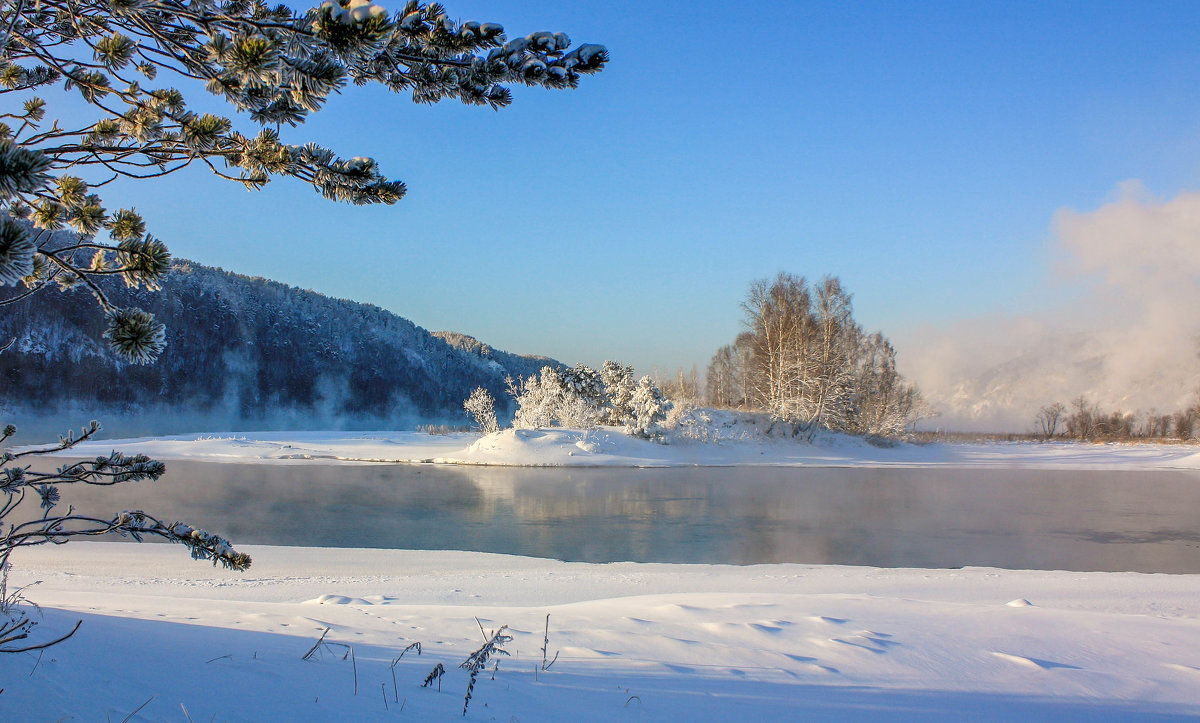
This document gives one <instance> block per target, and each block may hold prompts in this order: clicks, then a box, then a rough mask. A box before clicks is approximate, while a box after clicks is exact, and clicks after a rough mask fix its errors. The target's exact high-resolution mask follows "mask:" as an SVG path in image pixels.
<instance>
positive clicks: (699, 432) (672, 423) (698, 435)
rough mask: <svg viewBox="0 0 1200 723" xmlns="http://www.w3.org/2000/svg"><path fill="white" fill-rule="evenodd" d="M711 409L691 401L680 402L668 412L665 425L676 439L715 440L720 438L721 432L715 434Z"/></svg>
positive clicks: (692, 440)
mask: <svg viewBox="0 0 1200 723" xmlns="http://www.w3.org/2000/svg"><path fill="white" fill-rule="evenodd" d="M710 411H711V410H708V409H705V408H703V407H698V406H696V405H695V404H693V403H691V402H680V403H677V404H675V405H674V406H672V407H671V410H670V411H669V412H667V418H666V421H665V422H664V423H663V426H664V427H666V428H667V429H668V430H670V431H671V432H672V436H673V437H674V438H676V439H685V440H687V441H689V442H715V441H717V440H718V439H719V438H720V434H719V433H718V434H714V430H713V418H712V415H711V414H710V413H709V412H710Z"/></svg>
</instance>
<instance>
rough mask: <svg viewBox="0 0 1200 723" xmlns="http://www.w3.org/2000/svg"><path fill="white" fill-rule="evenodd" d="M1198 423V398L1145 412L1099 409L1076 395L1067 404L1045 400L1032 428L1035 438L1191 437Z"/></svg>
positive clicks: (1164, 438) (1123, 438)
mask: <svg viewBox="0 0 1200 723" xmlns="http://www.w3.org/2000/svg"><path fill="white" fill-rule="evenodd" d="M1197 427H1200V400H1198V401H1197V403H1195V404H1193V405H1192V406H1190V407H1188V408H1186V409H1181V410H1178V411H1175V412H1167V413H1163V412H1159V411H1158V410H1154V409H1152V410H1150V411H1149V412H1146V413H1135V412H1124V411H1121V410H1111V409H1103V408H1102V407H1101V406H1100V405H1099V404H1097V403H1095V402H1093V401H1091V400H1089V399H1088V398H1087V397H1085V396H1083V395H1080V396H1078V397H1076V398H1075V399H1073V400H1071V403H1070V406H1067V405H1064V404H1063V403H1062V402H1054V403H1052V404H1047V405H1046V406H1044V407H1042V408H1041V409H1039V410H1038V412H1037V415H1035V417H1034V420H1033V431H1034V434H1036V435H1037V436H1038V437H1039V438H1041V439H1044V440H1049V439H1075V440H1080V441H1100V440H1125V439H1129V440H1132V439H1157V440H1168V439H1177V440H1179V441H1187V440H1190V439H1193V438H1194V437H1195V435H1196V432H1197Z"/></svg>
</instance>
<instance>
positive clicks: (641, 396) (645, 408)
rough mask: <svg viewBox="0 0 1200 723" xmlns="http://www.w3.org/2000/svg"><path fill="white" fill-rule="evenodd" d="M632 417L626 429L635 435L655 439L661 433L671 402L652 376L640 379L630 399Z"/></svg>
mask: <svg viewBox="0 0 1200 723" xmlns="http://www.w3.org/2000/svg"><path fill="white" fill-rule="evenodd" d="M630 408H631V412H632V415H631V419H630V421H629V423H628V425H627V426H626V431H627V432H628V433H629V434H632V435H633V436H635V437H641V438H642V439H653V438H655V437H656V436H658V435H659V434H661V432H662V429H661V426H660V423H661V422H662V421H663V420H665V419H666V418H667V412H669V411H670V410H671V402H669V401H667V396H666V395H665V394H663V391H662V390H661V389H659V388H658V386H657V385H656V384H655V383H654V381H653V380H652V379H650V377H642V378H641V379H639V380H638V383H637V387H636V388H635V389H634V390H633V398H632V399H631V400H630Z"/></svg>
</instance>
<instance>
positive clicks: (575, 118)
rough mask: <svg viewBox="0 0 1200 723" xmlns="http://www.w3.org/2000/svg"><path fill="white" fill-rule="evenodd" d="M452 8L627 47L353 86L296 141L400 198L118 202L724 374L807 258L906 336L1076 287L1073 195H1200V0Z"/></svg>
mask: <svg viewBox="0 0 1200 723" xmlns="http://www.w3.org/2000/svg"><path fill="white" fill-rule="evenodd" d="M383 4H384V5H385V6H387V7H389V8H390V9H396V8H397V7H399V6H400V5H401V3H398V2H384V3H383ZM446 4H447V7H448V10H449V12H450V14H451V15H452V16H455V17H458V18H460V19H464V20H466V19H474V20H479V21H495V22H500V23H502V24H503V25H504V26H505V28H506V30H507V31H508V33H509V35H510V36H514V35H518V34H520V35H523V34H525V33H527V32H531V31H534V30H562V31H565V32H567V33H568V34H570V35H571V37H572V39H573V40H574V41H576V42H599V43H603V44H605V45H607V46H608V47H609V49H610V52H611V54H612V61H611V64H610V66H609V68H608V69H607V70H606V71H605V72H603V73H601V74H600V75H598V76H594V77H591V78H586V79H585V82H584V83H583V84H582V86H581V87H580V88H579V89H578V90H575V91H566V92H551V91H543V90H532V89H516V91H515V96H516V99H515V102H514V103H513V105H512V106H511V107H509V108H507V109H504V110H502V111H500V112H493V111H491V110H488V109H483V108H466V107H462V106H458V105H454V104H451V103H442V104H439V105H436V106H416V105H413V104H412V103H411V102H409V100H408V99H407V97H405V96H398V95H393V94H389V93H387V92H385V91H383V90H381V89H378V88H357V87H353V86H351V87H349V88H347V89H346V90H345V91H344V93H343V94H342V95H341V96H340V97H336V98H334V99H333V100H331V102H330V104H329V106H328V108H327V109H326V110H325V111H323V112H322V113H320V114H318V115H316V116H314V117H313V119H312V120H311V121H310V122H309V123H308V124H307V125H305V126H302V127H301V128H299V129H297V130H295V131H290V132H287V133H285V139H286V140H289V141H292V142H297V141H301V140H314V141H317V142H319V143H322V144H325V145H328V146H330V147H332V148H334V149H335V150H336V151H338V152H339V153H341V154H342V155H344V156H358V155H367V156H372V157H374V158H376V159H377V160H378V161H379V162H380V164H381V166H382V167H383V169H384V171H385V173H387V174H388V175H389V176H390V177H392V178H398V179H401V180H403V181H405V182H406V183H407V184H408V186H409V194H408V196H407V197H406V198H405V199H404V200H402V201H401V202H400V203H399V204H397V205H395V206H391V207H372V208H362V207H350V206H340V205H337V204H334V203H331V202H327V201H325V200H323V199H322V198H320V196H319V195H317V194H315V193H314V192H312V191H311V190H310V189H309V188H308V187H307V186H304V185H302V184H299V183H291V182H288V181H286V180H281V181H276V182H273V183H272V184H271V185H270V186H269V187H268V188H267V189H266V190H264V191H262V192H258V193H248V192H246V191H245V190H244V189H243V188H242V187H241V186H239V185H237V184H230V183H228V182H224V181H221V180H219V179H216V178H213V177H210V176H206V175H205V173H204V172H203V171H201V170H200V169H196V170H195V172H191V171H189V172H187V173H182V174H177V175H176V176H174V177H171V178H170V179H167V180H164V181H162V182H160V183H155V184H145V183H137V184H131V185H127V186H125V187H121V188H120V189H119V190H120V193H119V194H118V193H117V192H116V191H117V190H118V189H114V190H113V191H109V192H108V193H106V196H105V198H106V200H107V201H108V204H109V205H110V206H112V207H118V206H128V205H134V206H136V207H137V208H138V210H139V211H141V212H142V213H143V214H144V215H145V216H146V217H147V220H148V221H149V223H150V224H151V230H152V231H153V232H154V233H156V234H157V235H158V236H160V237H161V238H163V239H164V240H165V241H166V242H167V243H168V245H169V246H170V247H171V249H172V251H173V252H174V253H175V254H176V255H178V256H182V257H188V258H192V259H195V260H197V261H201V262H203V263H208V264H213V265H218V266H222V267H224V268H226V269H230V270H233V271H237V272H240V273H246V274H252V275H259V276H266V277H269V278H273V279H277V280H280V281H283V282H286V283H289V284H294V285H296V286H300V287H304V288H311V289H314V290H316V291H320V292H322V293H326V294H330V295H333V296H339V297H345V298H352V299H355V300H358V301H366V302H371V303H375V304H378V305H380V306H383V307H385V308H387V309H390V310H392V311H394V312H396V313H398V314H400V315H402V316H404V317H407V318H409V319H411V320H412V321H414V322H415V323H417V324H420V325H421V326H424V327H426V328H429V329H431V330H437V329H454V330H457V331H462V332H465V333H469V334H473V335H475V336H477V337H479V338H480V339H482V340H484V341H486V342H488V343H490V344H492V345H494V346H497V347H500V348H504V349H508V350H511V351H516V352H527V353H543V354H549V355H552V356H555V357H557V358H559V359H561V360H563V361H565V362H568V363H574V362H585V363H589V364H598V363H599V362H601V361H602V360H603V359H605V358H616V359H620V360H623V361H627V362H631V363H633V364H635V365H636V366H637V367H638V368H639V369H641V370H642V371H647V372H649V371H652V370H653V369H654V368H656V367H657V368H658V369H661V370H664V371H668V372H669V371H670V370H672V369H674V368H675V367H677V366H684V367H690V366H691V364H693V363H696V364H698V365H699V366H700V367H701V369H703V367H704V365H705V364H706V363H707V361H708V359H709V357H710V356H711V354H712V353H713V351H715V349H716V348H717V347H718V346H720V345H721V344H724V343H728V342H729V341H731V340H732V338H733V337H734V336H735V335H736V333H737V332H738V331H739V324H740V312H739V308H738V304H739V301H740V299H741V297H742V295H743V294H744V292H745V290H746V287H747V286H748V284H749V283H750V282H751V281H752V280H753V279H756V278H760V277H764V276H769V275H773V274H774V273H775V272H777V271H781V270H784V271H789V272H793V273H797V274H803V275H807V276H809V277H810V278H817V277H819V276H821V275H823V274H826V273H830V274H835V275H837V276H839V277H841V279H842V280H843V282H844V283H845V285H846V286H847V287H848V288H849V289H850V290H851V291H852V292H853V293H854V300H855V310H856V316H857V318H858V319H859V320H860V321H861V322H862V323H863V324H864V325H865V326H867V327H869V329H872V330H873V329H881V330H883V331H884V333H885V334H888V335H890V336H892V337H894V338H897V339H898V340H899V341H900V342H901V345H900V346H901V352H902V353H903V350H904V346H903V340H904V339H905V337H906V335H908V334H910V333H911V332H913V331H914V330H915V329H918V328H920V327H922V326H925V325H942V324H948V323H950V322H953V321H955V320H956V319H959V318H962V317H967V316H972V315H978V314H985V313H992V312H1010V311H1011V312H1025V311H1028V310H1030V309H1033V308H1035V307H1037V306H1040V305H1047V304H1055V303H1059V302H1061V301H1062V300H1063V299H1065V298H1067V297H1069V296H1070V294H1071V293H1072V290H1071V289H1070V288H1057V289H1056V288H1054V287H1053V286H1052V285H1051V286H1047V282H1048V277H1049V275H1050V266H1049V262H1050V261H1051V259H1050V258H1048V256H1049V254H1050V251H1049V250H1048V244H1047V239H1048V237H1049V235H1050V232H1051V222H1052V218H1053V215H1054V213H1055V211H1056V210H1057V209H1060V208H1064V207H1068V208H1075V209H1080V210H1088V209H1093V208H1096V207H1098V206H1100V205H1102V204H1103V203H1105V202H1106V201H1108V200H1111V198H1112V197H1113V193H1114V189H1115V188H1116V186H1117V184H1119V183H1121V182H1123V181H1126V180H1128V179H1140V180H1141V181H1142V182H1143V183H1144V184H1145V186H1146V188H1147V189H1149V191H1150V192H1152V193H1154V194H1158V195H1163V196H1169V195H1173V194H1175V193H1177V192H1178V191H1180V190H1182V189H1192V188H1196V187H1197V186H1198V185H1200V177H1198V171H1200V45H1198V44H1197V42H1196V28H1197V27H1198V26H1200V22H1198V21H1200V5H1197V4H1195V3H1171V2H1156V3H1133V2H1130V3H1120V2H1104V3H1095V2H1078V3H1069V2H1055V3H1034V2H1003V3H1000V2H997V3H988V4H985V3H974V2H925V3H882V2H872V3H832V2H831V3H807V2H760V3H755V4H751V5H741V6H739V5H729V4H727V3H720V4H718V3H707V2H688V3H685V2H671V3H667V2H662V3H653V2H651V3H646V2H641V3H627V2H613V1H609V2H541V1H538V0H525V1H523V2H507V1H494V2H481V1H477V0H473V1H468V2H461V1H459V0H448V2H447V3H446ZM198 101H199V98H196V97H195V96H194V94H193V104H197V102H198ZM245 127H246V128H250V126H249V124H248V123H246V124H245ZM1047 288H1049V289H1050V290H1049V291H1047Z"/></svg>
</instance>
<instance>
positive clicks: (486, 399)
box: [463, 387, 500, 434]
mask: <svg viewBox="0 0 1200 723" xmlns="http://www.w3.org/2000/svg"><path fill="white" fill-rule="evenodd" d="M463 408H464V409H466V410H467V414H469V415H471V419H473V420H475V426H477V427H479V431H481V432H483V433H484V434H491V433H492V432H498V431H500V422H499V421H497V420H496V400H495V399H493V398H492V394H491V392H489V391H488V390H486V389H484V388H483V387H476V388H475V391H473V392H471V396H469V397H467V399H466V401H465V402H463Z"/></svg>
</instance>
